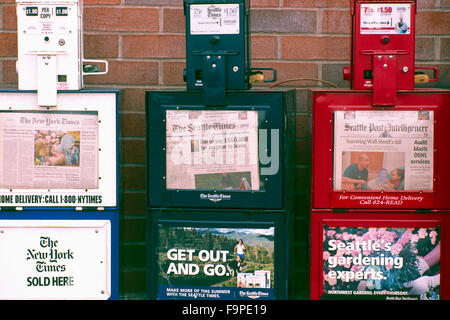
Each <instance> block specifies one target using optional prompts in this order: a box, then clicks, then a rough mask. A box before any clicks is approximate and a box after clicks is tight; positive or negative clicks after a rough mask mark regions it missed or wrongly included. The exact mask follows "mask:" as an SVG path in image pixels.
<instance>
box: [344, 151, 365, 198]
mask: <svg viewBox="0 0 450 320" xmlns="http://www.w3.org/2000/svg"><path fill="white" fill-rule="evenodd" d="M369 163H370V161H369V157H368V156H367V155H366V154H361V155H359V157H358V162H357V163H352V164H351V165H349V166H348V167H347V169H345V171H344V174H343V175H342V185H343V187H342V188H343V189H353V190H367V180H368V175H369V171H368V170H367V168H368V167H369Z"/></svg>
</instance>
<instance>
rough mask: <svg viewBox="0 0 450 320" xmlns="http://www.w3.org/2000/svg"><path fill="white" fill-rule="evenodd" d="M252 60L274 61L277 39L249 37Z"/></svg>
mask: <svg viewBox="0 0 450 320" xmlns="http://www.w3.org/2000/svg"><path fill="white" fill-rule="evenodd" d="M250 53H251V55H252V59H276V58H277V55H278V39H277V37H275V36H261V35H254V36H252V37H251V50H250Z"/></svg>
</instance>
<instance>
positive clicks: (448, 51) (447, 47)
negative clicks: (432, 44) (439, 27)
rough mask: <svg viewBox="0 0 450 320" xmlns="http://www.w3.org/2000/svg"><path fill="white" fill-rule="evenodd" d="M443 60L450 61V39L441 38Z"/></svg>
mask: <svg viewBox="0 0 450 320" xmlns="http://www.w3.org/2000/svg"><path fill="white" fill-rule="evenodd" d="M441 60H450V38H441Z"/></svg>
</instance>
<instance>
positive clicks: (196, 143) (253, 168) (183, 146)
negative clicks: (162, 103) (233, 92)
mask: <svg viewBox="0 0 450 320" xmlns="http://www.w3.org/2000/svg"><path fill="white" fill-rule="evenodd" d="M258 166H259V163H258V113H257V111H238V110H236V111H222V110H207V111H202V110H167V112H166V170H167V172H166V186H167V189H187V190H189V189H211V190H259V189H260V178H259V168H258Z"/></svg>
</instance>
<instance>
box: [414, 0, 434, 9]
mask: <svg viewBox="0 0 450 320" xmlns="http://www.w3.org/2000/svg"><path fill="white" fill-rule="evenodd" d="M434 6H435V1H434V0H418V1H417V9H423V8H434Z"/></svg>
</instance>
